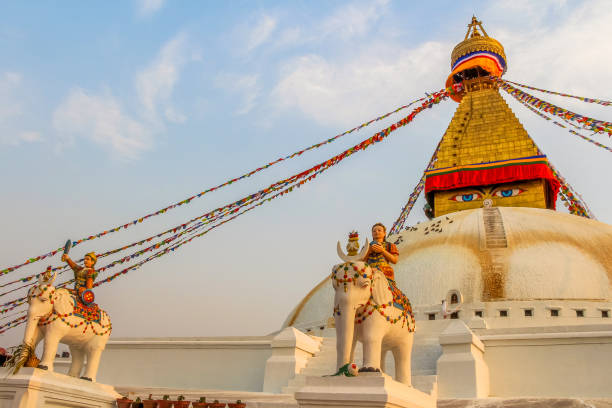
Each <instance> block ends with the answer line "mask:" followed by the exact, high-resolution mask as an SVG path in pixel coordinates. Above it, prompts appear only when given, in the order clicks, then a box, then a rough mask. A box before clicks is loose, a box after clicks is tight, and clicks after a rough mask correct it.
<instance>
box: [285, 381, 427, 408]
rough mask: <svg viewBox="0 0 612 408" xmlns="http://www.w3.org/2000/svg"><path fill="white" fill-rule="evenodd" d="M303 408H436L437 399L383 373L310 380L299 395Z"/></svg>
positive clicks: (301, 407)
mask: <svg viewBox="0 0 612 408" xmlns="http://www.w3.org/2000/svg"><path fill="white" fill-rule="evenodd" d="M295 399H296V400H297V402H298V406H299V407H300V408H307V407H308V408H310V407H316V408H340V407H364V408H365V407H378V408H436V396H435V395H430V394H425V393H424V392H421V391H419V390H417V389H416V388H413V387H409V386H407V385H405V384H402V383H399V382H397V381H395V380H393V379H392V378H391V377H389V376H388V375H386V374H382V373H360V374H359V376H357V377H307V378H306V385H305V386H304V387H303V388H301V389H300V390H299V391H297V392H296V393H295Z"/></svg>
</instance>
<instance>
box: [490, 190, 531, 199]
mask: <svg viewBox="0 0 612 408" xmlns="http://www.w3.org/2000/svg"><path fill="white" fill-rule="evenodd" d="M524 192H525V190H522V189H520V188H511V189H508V190H498V191H496V192H495V193H494V194H493V195H494V196H495V197H503V198H506V197H514V196H517V195H519V194H521V193H524Z"/></svg>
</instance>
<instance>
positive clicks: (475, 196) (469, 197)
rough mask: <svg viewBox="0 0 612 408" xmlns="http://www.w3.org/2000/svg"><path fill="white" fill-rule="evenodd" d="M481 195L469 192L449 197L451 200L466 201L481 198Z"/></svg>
mask: <svg viewBox="0 0 612 408" xmlns="http://www.w3.org/2000/svg"><path fill="white" fill-rule="evenodd" d="M481 198H482V196H481V195H480V194H478V193H469V194H459V195H456V196H454V197H452V198H451V200H453V201H458V202H460V203H467V202H470V201H474V200H479V199H481Z"/></svg>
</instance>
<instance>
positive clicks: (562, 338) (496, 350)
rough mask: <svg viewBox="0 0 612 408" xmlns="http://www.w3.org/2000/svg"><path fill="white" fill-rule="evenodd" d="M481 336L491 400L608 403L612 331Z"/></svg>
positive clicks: (579, 328)
mask: <svg viewBox="0 0 612 408" xmlns="http://www.w3.org/2000/svg"><path fill="white" fill-rule="evenodd" d="M547 329H548V330H543V328H529V329H523V330H514V331H513V332H512V331H510V332H509V331H506V332H505V333H497V334H495V330H488V331H487V332H488V333H486V334H484V333H483V335H482V336H480V339H481V340H482V341H483V343H484V344H485V347H486V351H485V354H484V357H485V361H486V363H487V365H488V367H489V372H490V396H491V397H516V396H521V397H528V396H539V397H574V398H577V397H578V398H579V397H590V398H600V397H606V398H611V397H612V325H607V326H603V325H598V326H565V327H563V326H560V327H556V328H554V330H551V329H552V328H547Z"/></svg>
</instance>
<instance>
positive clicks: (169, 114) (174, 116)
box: [164, 106, 187, 123]
mask: <svg viewBox="0 0 612 408" xmlns="http://www.w3.org/2000/svg"><path fill="white" fill-rule="evenodd" d="M164 116H165V117H166V119H168V120H169V121H170V122H174V123H184V122H185V121H186V120H187V116H185V115H183V114H182V113H181V112H177V111H175V110H174V108H173V107H172V106H168V107H167V108H166V110H165V111H164Z"/></svg>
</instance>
